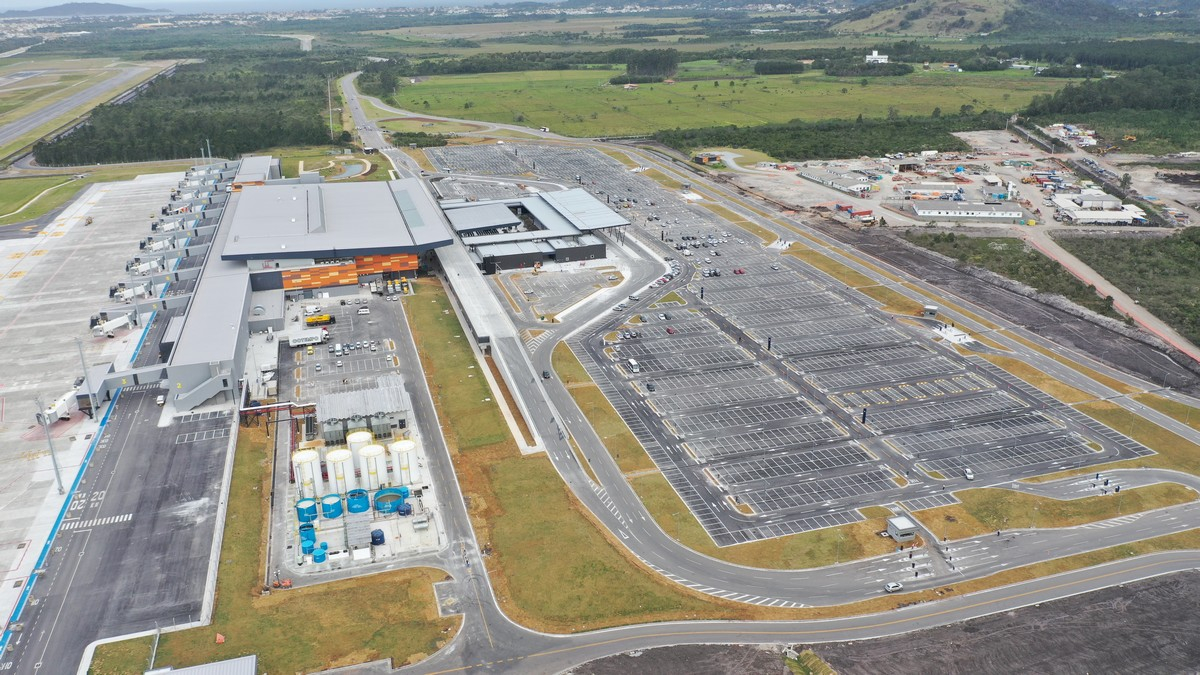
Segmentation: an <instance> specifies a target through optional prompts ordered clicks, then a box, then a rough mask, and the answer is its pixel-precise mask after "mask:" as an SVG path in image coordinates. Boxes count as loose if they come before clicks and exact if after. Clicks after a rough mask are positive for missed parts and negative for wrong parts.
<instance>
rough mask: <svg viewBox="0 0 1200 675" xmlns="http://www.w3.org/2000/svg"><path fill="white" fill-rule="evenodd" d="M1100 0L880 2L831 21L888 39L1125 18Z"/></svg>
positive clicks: (840, 29) (1079, 25)
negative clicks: (884, 35)
mask: <svg viewBox="0 0 1200 675" xmlns="http://www.w3.org/2000/svg"><path fill="white" fill-rule="evenodd" d="M1129 18H1131V17H1130V15H1129V14H1127V13H1125V12H1122V11H1121V10H1119V9H1117V8H1116V7H1114V6H1113V4H1111V3H1110V2H1102V1H1101V0H882V1H881V2H874V3H871V4H868V5H863V6H861V7H859V8H857V9H855V10H852V11H850V12H846V13H845V14H843V15H841V16H840V17H838V18H837V19H836V21H835V22H834V24H833V26H832V28H833V30H835V31H837V32H842V33H856V34H867V35H870V34H881V33H882V34H892V35H897V36H901V35H911V36H926V35H971V34H979V33H996V32H1000V31H1008V32H1010V33H1012V32H1019V33H1028V32H1037V31H1039V30H1041V31H1052V30H1056V29H1066V30H1067V31H1068V32H1074V30H1071V29H1085V28H1086V27H1096V26H1098V25H1100V26H1116V25H1119V24H1120V22H1122V21H1125V20H1128V19H1129Z"/></svg>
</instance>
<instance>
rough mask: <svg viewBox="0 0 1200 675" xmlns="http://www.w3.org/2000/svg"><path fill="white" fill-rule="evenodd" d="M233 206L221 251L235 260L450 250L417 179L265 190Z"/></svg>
mask: <svg viewBox="0 0 1200 675" xmlns="http://www.w3.org/2000/svg"><path fill="white" fill-rule="evenodd" d="M230 202H231V203H236V204H237V212H236V214H235V215H234V217H233V218H232V220H231V222H230V238H229V240H228V242H227V243H226V245H225V246H224V248H223V249H221V250H222V254H221V256H222V257H223V258H225V259H228V260H253V259H271V258H313V257H336V256H339V255H367V254H372V253H419V252H423V251H426V250H428V249H430V248H434V247H436V246H441V245H444V244H447V243H449V242H450V232H449V230H448V229H447V228H446V225H445V222H444V221H443V220H442V215H441V213H440V212H439V210H438V209H437V207H436V206H435V205H434V204H433V203H432V200H431V199H430V198H429V196H428V194H427V193H425V191H424V190H423V189H421V187H420V182H419V181H417V180H415V179H408V180H403V181H390V182H387V183H379V182H375V183H339V184H323V183H322V184H310V185H299V184H293V185H262V186H255V187H249V188H246V189H244V190H242V191H241V192H240V193H235V198H234V199H232V200H230Z"/></svg>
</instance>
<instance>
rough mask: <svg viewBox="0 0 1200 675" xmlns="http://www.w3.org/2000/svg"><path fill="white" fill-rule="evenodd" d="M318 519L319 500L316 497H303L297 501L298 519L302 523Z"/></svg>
mask: <svg viewBox="0 0 1200 675" xmlns="http://www.w3.org/2000/svg"><path fill="white" fill-rule="evenodd" d="M316 519H317V501H316V500H315V499H301V500H300V501H298V502H296V520H299V521H300V522H302V523H311V522H312V521H314V520H316Z"/></svg>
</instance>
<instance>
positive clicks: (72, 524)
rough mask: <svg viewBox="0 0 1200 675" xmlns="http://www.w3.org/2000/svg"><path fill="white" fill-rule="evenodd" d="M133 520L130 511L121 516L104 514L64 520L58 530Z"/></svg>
mask: <svg viewBox="0 0 1200 675" xmlns="http://www.w3.org/2000/svg"><path fill="white" fill-rule="evenodd" d="M131 520H133V514H132V513H126V514H125V515H121V516H106V517H104V518H92V519H91V520H67V521H64V522H63V524H62V526H61V527H60V528H59V530H86V529H89V528H93V527H99V526H101V525H115V524H116V523H128V522H129V521H131Z"/></svg>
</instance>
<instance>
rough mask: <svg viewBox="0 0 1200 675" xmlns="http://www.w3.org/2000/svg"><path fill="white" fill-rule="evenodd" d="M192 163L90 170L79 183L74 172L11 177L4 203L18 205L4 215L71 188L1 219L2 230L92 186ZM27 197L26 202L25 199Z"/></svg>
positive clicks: (4, 186)
mask: <svg viewBox="0 0 1200 675" xmlns="http://www.w3.org/2000/svg"><path fill="white" fill-rule="evenodd" d="M191 166H192V164H191V163H190V162H177V161H176V162H162V163H152V164H138V165H128V166H115V167H111V168H101V169H97V170H95V171H93V170H90V169H89V170H88V171H87V173H86V176H85V177H84V178H81V179H79V180H74V181H72V180H71V177H72V176H73V175H74V174H71V173H56V174H53V175H51V176H46V175H38V176H29V177H22V178H9V179H5V180H2V181H0V201H5V202H6V201H9V200H12V201H14V202H16V203H17V206H16V207H14V208H7V209H6V208H0V215H3V214H4V213H10V212H12V211H14V210H15V209H16V208H20V204H22V203H24V201H28V199H29V198H31V197H34V196H36V195H37V194H38V193H39V192H41V191H42V190H45V189H46V188H47V187H50V186H51V185H56V184H58V183H63V182H67V181H70V184H69V185H64V186H63V187H61V188H59V189H57V190H51V191H50V192H48V193H47V194H46V195H45V196H43V197H41V198H40V199H38V200H37V201H36V202H34V203H32V204H30V205H29V208H27V209H25V210H24V211H22V212H20V213H18V214H16V215H12V216H8V217H7V218H0V227H3V226H5V225H16V224H21V223H24V222H27V221H29V220H32V219H34V218H37V217H39V216H43V215H45V214H47V213H49V212H50V211H53V210H54V209H56V208H58V207H60V206H62V205H63V204H66V203H67V202H69V201H71V200H72V199H74V198H75V197H77V196H78V195H79V193H80V192H82V191H83V189H84V188H86V187H87V186H89V185H91V184H92V183H105V182H111V181H122V180H130V179H132V178H134V177H136V176H141V175H145V174H154V173H166V172H169V171H184V170H186V169H188V168H190V167H191ZM22 196H24V200H22Z"/></svg>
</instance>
